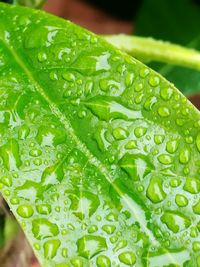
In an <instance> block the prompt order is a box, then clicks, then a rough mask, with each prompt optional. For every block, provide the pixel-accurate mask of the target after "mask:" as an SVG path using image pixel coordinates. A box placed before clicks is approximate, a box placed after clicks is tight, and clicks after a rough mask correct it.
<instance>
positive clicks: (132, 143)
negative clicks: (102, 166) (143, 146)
mask: <svg viewBox="0 0 200 267" xmlns="http://www.w3.org/2000/svg"><path fill="white" fill-rule="evenodd" d="M125 148H126V149H134V148H137V141H136V140H129V141H128V143H127V144H126V145H125Z"/></svg>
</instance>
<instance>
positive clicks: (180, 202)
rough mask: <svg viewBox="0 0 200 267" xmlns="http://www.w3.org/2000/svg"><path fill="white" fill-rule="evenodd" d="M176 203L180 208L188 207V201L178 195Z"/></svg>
mask: <svg viewBox="0 0 200 267" xmlns="http://www.w3.org/2000/svg"><path fill="white" fill-rule="evenodd" d="M175 202H176V204H177V205H178V206H179V207H185V206H187V205H188V199H187V198H186V197H185V196H184V195H180V194H177V195H176V198H175Z"/></svg>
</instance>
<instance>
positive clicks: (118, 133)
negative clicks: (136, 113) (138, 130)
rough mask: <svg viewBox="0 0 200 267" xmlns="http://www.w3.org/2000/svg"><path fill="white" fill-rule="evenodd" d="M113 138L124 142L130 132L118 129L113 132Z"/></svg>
mask: <svg viewBox="0 0 200 267" xmlns="http://www.w3.org/2000/svg"><path fill="white" fill-rule="evenodd" d="M113 136H114V138H115V139H116V140H123V139H125V138H127V137H128V132H127V131H126V130H125V129H123V128H122V127H117V128H115V129H114V130H113Z"/></svg>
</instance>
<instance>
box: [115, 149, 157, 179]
mask: <svg viewBox="0 0 200 267" xmlns="http://www.w3.org/2000/svg"><path fill="white" fill-rule="evenodd" d="M119 165H120V167H121V168H122V169H123V170H124V171H125V172H126V173H127V174H128V175H129V176H130V178H131V179H133V180H141V179H143V178H144V177H145V176H146V175H148V174H149V173H150V172H151V171H152V170H153V169H154V166H153V165H152V163H151V162H150V160H149V158H148V157H147V156H144V155H142V154H129V153H126V154H125V155H124V156H123V157H122V158H121V159H120V161H119Z"/></svg>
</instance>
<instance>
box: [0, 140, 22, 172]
mask: <svg viewBox="0 0 200 267" xmlns="http://www.w3.org/2000/svg"><path fill="white" fill-rule="evenodd" d="M0 156H1V157H2V159H3V163H4V165H5V167H6V168H7V169H8V170H16V169H18V168H19V167H20V166H21V159H20V154H19V145H18V142H17V141H16V140H14V139H11V140H9V141H8V143H7V144H5V145H3V146H1V147H0Z"/></svg>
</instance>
